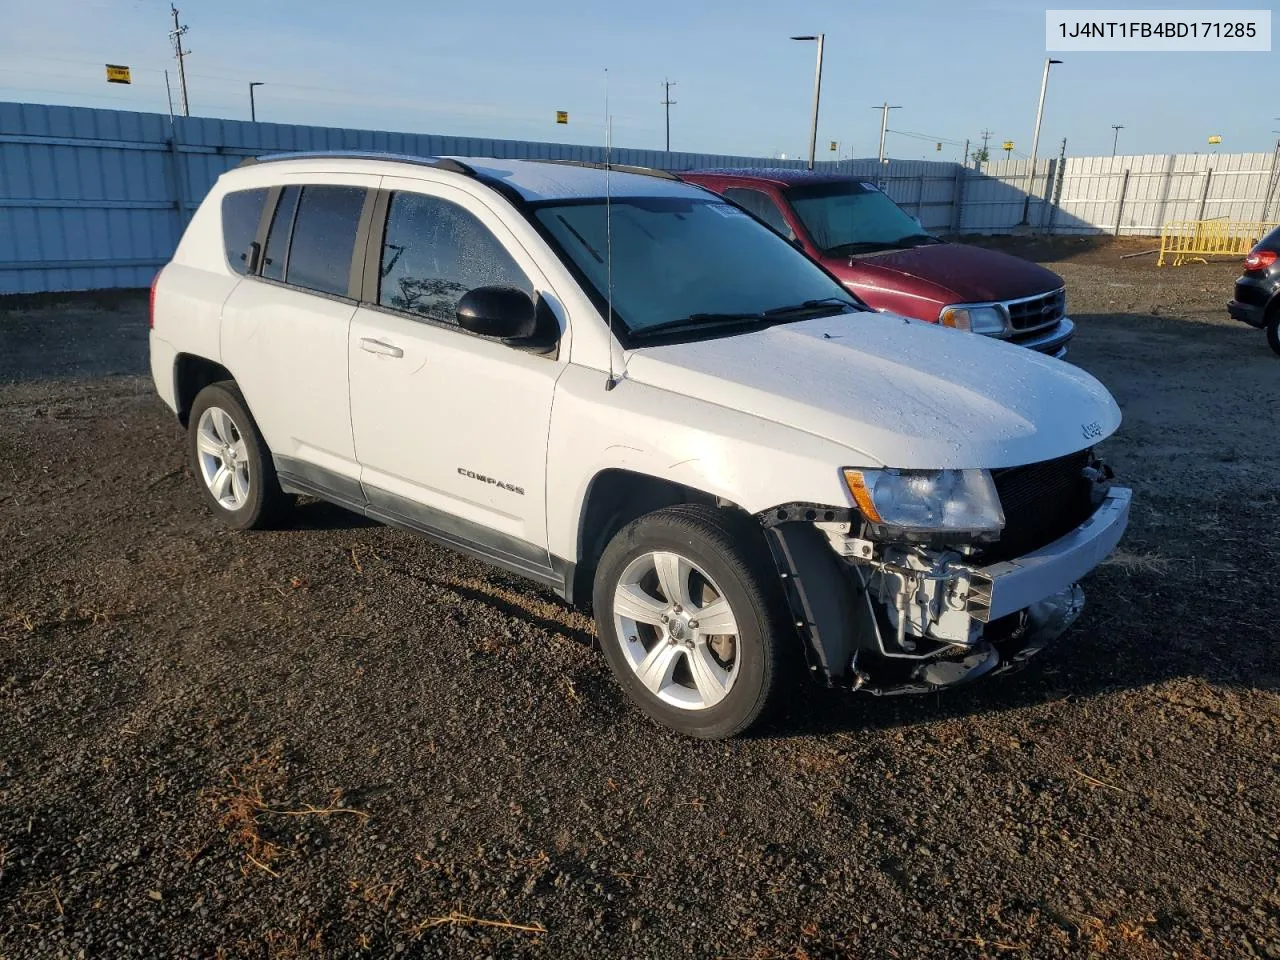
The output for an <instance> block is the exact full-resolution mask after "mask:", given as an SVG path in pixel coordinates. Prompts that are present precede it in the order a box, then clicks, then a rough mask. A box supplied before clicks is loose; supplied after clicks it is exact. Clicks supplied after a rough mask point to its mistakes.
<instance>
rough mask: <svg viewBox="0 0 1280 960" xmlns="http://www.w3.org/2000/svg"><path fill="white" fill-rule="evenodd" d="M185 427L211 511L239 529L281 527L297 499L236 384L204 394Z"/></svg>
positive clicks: (218, 386) (211, 388) (207, 389)
mask: <svg viewBox="0 0 1280 960" xmlns="http://www.w3.org/2000/svg"><path fill="white" fill-rule="evenodd" d="M187 422H188V426H187V437H188V447H189V450H190V454H191V468H192V472H193V473H195V475H196V480H197V481H199V483H200V489H201V491H202V492H203V493H204V497H205V502H206V503H208V504H209V506H210V507H211V508H212V509H213V512H214V513H215V514H217V515H218V516H219V517H221V518H222V519H223V520H225V521H227V522H228V523H230V524H231V525H232V526H234V527H238V528H239V529H241V530H260V529H264V528H267V527H273V526H276V525H277V524H279V523H280V521H281V520H282V519H283V518H284V516H285V515H286V514H287V513H288V511H289V509H290V508H291V507H292V506H293V499H292V498H291V497H289V496H288V495H287V494H286V493H285V492H284V491H283V490H281V489H280V481H279V480H278V479H277V478H276V469H275V463H274V461H273V460H272V459H271V451H270V450H268V449H267V444H266V441H265V440H263V439H262V434H261V433H259V432H258V425H257V424H256V423H254V421H253V417H252V416H250V414H249V408H248V406H247V405H246V404H245V402H244V397H243V396H242V395H241V393H240V390H239V388H238V387H237V386H236V385H235V383H234V382H233V381H230V380H224V381H223V382H221V383H214V384H210V385H209V386H207V387H205V388H204V389H203V390H201V391H200V393H199V394H197V396H196V399H195V402H194V403H193V404H192V405H191V415H190V417H189V418H188V421H187Z"/></svg>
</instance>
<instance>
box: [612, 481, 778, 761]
mask: <svg viewBox="0 0 1280 960" xmlns="http://www.w3.org/2000/svg"><path fill="white" fill-rule="evenodd" d="M783 604H784V600H783V597H782V592H781V589H780V587H779V583H778V575H777V572H776V570H775V569H774V567H773V562H772V560H771V558H770V557H769V551H768V547H767V545H766V544H765V542H764V537H763V534H762V532H761V530H760V528H759V527H757V526H756V525H755V524H754V523H753V522H752V521H751V520H750V519H749V518H746V517H744V516H741V515H738V514H732V513H729V512H728V511H726V510H720V509H716V508H713V507H707V506H700V505H692V504H686V505H681V506H676V507H668V508H666V509H663V510H658V511H656V512H654V513H650V514H647V515H646V516H643V517H641V518H640V519H638V520H636V521H634V522H632V523H631V524H629V525H627V526H626V527H624V528H623V529H622V530H621V531H619V532H618V534H617V535H616V536H615V537H614V538H613V540H612V541H610V543H609V545H608V547H607V548H606V549H605V551H604V555H603V556H602V557H601V558H600V563H599V565H598V567H597V569H596V576H595V589H594V606H595V614H596V625H597V630H598V632H599V635H600V643H601V646H602V647H603V649H604V654H605V658H606V659H607V660H608V663H609V667H610V669H611V670H612V671H613V675H614V677H615V679H616V680H617V681H618V684H619V685H620V686H621V687H622V689H623V691H624V692H625V693H626V694H627V696H628V697H630V698H631V700H632V701H633V702H634V703H635V704H636V705H637V706H638V707H639V708H640V709H641V710H642V711H644V713H645V714H647V715H648V716H649V717H650V718H651V719H653V720H655V721H657V722H658V723H660V724H662V725H663V726H665V727H670V728H671V729H673V730H677V731H679V732H681V733H684V734H688V735H690V736H694V737H701V738H704V739H721V738H724V737H732V736H735V735H737V734H740V733H742V732H744V731H745V730H747V729H748V728H749V727H751V726H752V725H753V724H754V723H756V722H757V721H758V720H759V719H760V718H761V717H762V716H763V715H764V714H765V713H766V711H767V710H769V709H770V708H771V707H773V706H775V705H776V704H777V702H778V701H779V700H780V699H782V697H783V694H784V691H785V688H786V687H787V686H788V684H787V683H786V682H785V681H786V678H787V676H788V675H789V673H790V671H789V670H788V669H787V668H788V667H789V666H792V665H793V661H794V658H795V657H796V656H797V655H798V653H799V645H798V644H795V643H791V642H790V640H791V639H792V638H791V633H790V631H789V629H788V628H787V622H788V621H787V618H786V617H785V616H784V614H783V609H784V606H783Z"/></svg>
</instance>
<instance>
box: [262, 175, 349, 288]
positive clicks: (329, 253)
mask: <svg viewBox="0 0 1280 960" xmlns="http://www.w3.org/2000/svg"><path fill="white" fill-rule="evenodd" d="M364 197H365V190H364V188H363V187H329V186H316V187H313V186H307V187H303V188H302V199H301V200H299V201H298V212H297V214H296V215H295V217H294V220H293V242H292V243H290V245H289V254H288V264H287V266H286V267H285V277H284V279H285V282H286V283H289V284H292V285H294V286H299V287H305V288H306V289H307V290H317V291H319V292H320V293H336V294H340V295H342V296H346V295H347V292H348V286H349V281H350V278H351V254H352V252H353V251H354V250H355V245H356V229H357V228H358V227H359V226H360V211H361V209H362V208H363V206H364ZM268 245H269V241H268Z"/></svg>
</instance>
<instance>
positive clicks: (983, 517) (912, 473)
mask: <svg viewBox="0 0 1280 960" xmlns="http://www.w3.org/2000/svg"><path fill="white" fill-rule="evenodd" d="M844 481H845V483H846V484H847V485H848V487H849V493H850V494H852V496H853V500H854V503H856V504H857V505H858V509H859V510H860V511H861V512H862V515H863V517H865V518H866V520H867V521H868V522H869V523H870V524H871V525H872V526H873V527H876V528H879V530H880V531H882V532H884V533H888V534H907V535H910V534H917V535H918V534H958V533H968V534H975V535H980V534H987V535H990V534H997V533H999V532H1000V530H1001V529H1003V528H1004V510H1003V509H1001V507H1000V496H999V494H997V493H996V487H995V484H994V483H993V482H992V480H991V474H990V473H989V472H988V471H986V470H893V469H885V470H864V469H861V468H856V469H855V468H852V467H846V468H845V470H844Z"/></svg>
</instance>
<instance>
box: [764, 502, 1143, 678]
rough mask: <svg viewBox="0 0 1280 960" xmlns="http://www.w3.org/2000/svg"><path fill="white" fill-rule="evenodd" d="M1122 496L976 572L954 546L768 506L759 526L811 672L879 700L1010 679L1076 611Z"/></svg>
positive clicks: (1122, 511) (1119, 517) (1116, 522)
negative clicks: (866, 532)
mask: <svg viewBox="0 0 1280 960" xmlns="http://www.w3.org/2000/svg"><path fill="white" fill-rule="evenodd" d="M1131 496H1132V494H1131V491H1130V490H1128V489H1126V488H1122V487H1111V486H1110V485H1109V484H1108V485H1104V486H1100V487H1099V489H1098V491H1097V496H1096V502H1095V508H1094V511H1093V513H1092V514H1091V515H1090V516H1089V517H1088V519H1087V520H1085V521H1084V522H1083V523H1082V524H1080V525H1079V526H1078V527H1076V528H1075V529H1073V530H1071V531H1070V532H1069V533H1067V534H1066V535H1065V536H1062V537H1060V538H1058V539H1057V540H1055V541H1053V542H1052V543H1049V544H1047V545H1046V546H1044V547H1041V548H1040V549H1038V550H1035V551H1033V552H1031V553H1027V554H1024V555H1023V556H1020V557H1017V558H1016V559H1013V560H1009V561H1005V562H1001V563H994V564H990V565H985V566H984V565H979V564H977V563H975V562H974V561H973V559H972V558H973V556H974V555H975V554H974V552H973V551H966V550H964V549H955V550H950V549H943V548H930V547H927V546H922V545H911V544H896V543H874V542H871V541H869V540H864V539H860V538H859V537H857V536H856V535H853V534H852V533H851V532H850V531H851V529H852V528H853V527H854V525H853V524H852V523H849V522H843V520H842V519H841V518H837V519H836V520H835V521H826V520H824V519H817V520H814V521H813V522H809V523H797V522H786V520H784V518H783V516H782V514H783V511H781V510H779V511H773V513H772V517H773V518H774V521H775V522H773V523H766V529H767V530H768V532H769V534H770V541H771V545H772V547H773V550H774V557H775V560H776V561H777V563H778V566H779V570H780V573H781V576H782V580H783V584H784V587H785V590H786V593H787V598H788V601H789V603H790V606H791V610H792V613H793V616H794V619H795V625H796V627H797V630H798V631H799V632H800V634H801V635H802V637H803V638H804V639H805V642H806V649H807V653H808V656H809V666H810V669H811V671H812V672H813V673H814V674H815V676H819V677H822V678H824V679H825V680H826V681H827V683H828V684H830V685H832V686H845V687H849V688H851V689H854V690H862V691H866V692H869V693H873V694H877V695H881V696H885V695H894V694H905V693H925V692H930V691H935V690H940V689H944V688H948V687H954V686H959V685H961V684H964V683H968V682H970V681H973V680H976V679H978V678H979V677H983V676H987V675H995V674H1001V673H1008V672H1012V671H1013V670H1016V669H1018V668H1020V667H1021V666H1023V665H1024V664H1026V663H1027V661H1029V660H1030V659H1031V658H1032V657H1034V656H1035V655H1036V654H1038V653H1040V652H1041V651H1042V650H1044V649H1045V648H1046V647H1048V646H1049V645H1050V644H1051V643H1052V642H1053V641H1054V640H1056V639H1057V638H1058V637H1060V636H1061V635H1062V634H1063V633H1064V632H1065V631H1066V630H1067V629H1068V628H1069V627H1070V626H1071V625H1072V624H1073V623H1074V622H1075V621H1076V620H1077V619H1078V618H1079V616H1080V613H1081V611H1082V610H1083V609H1084V591H1083V590H1082V589H1081V588H1080V586H1079V583H1078V581H1079V580H1080V578H1082V577H1083V576H1084V575H1085V574H1087V573H1089V572H1090V571H1091V570H1093V569H1094V568H1095V567H1097V566H1098V564H1100V563H1101V562H1102V561H1103V560H1104V559H1106V557H1107V555H1108V554H1110V553H1111V551H1112V550H1114V549H1115V547H1116V545H1117V544H1118V543H1119V541H1120V538H1121V536H1122V535H1123V534H1124V531H1125V528H1126V526H1127V525H1128V520H1129V506H1130V501H1131ZM801 506H803V505H801ZM808 513H812V511H808V512H805V511H803V510H801V511H797V514H798V515H797V516H795V517H794V518H787V519H795V520H798V519H801V518H802V517H806V518H807V515H808ZM827 515H829V514H819V515H818V516H819V517H825V516H827Z"/></svg>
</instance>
